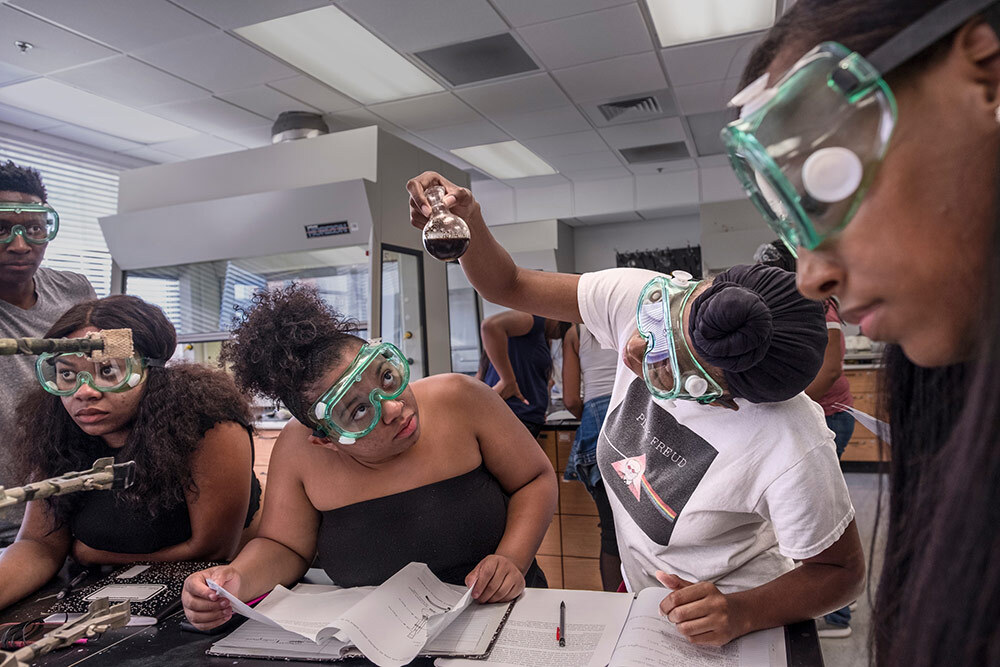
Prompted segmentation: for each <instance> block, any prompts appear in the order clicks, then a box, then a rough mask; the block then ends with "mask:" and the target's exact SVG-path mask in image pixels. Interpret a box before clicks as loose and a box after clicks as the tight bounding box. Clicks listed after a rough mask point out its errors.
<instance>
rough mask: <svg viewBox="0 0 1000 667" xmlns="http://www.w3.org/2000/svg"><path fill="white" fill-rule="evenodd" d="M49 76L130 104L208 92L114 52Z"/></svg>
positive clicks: (188, 96) (207, 93)
mask: <svg viewBox="0 0 1000 667" xmlns="http://www.w3.org/2000/svg"><path fill="white" fill-rule="evenodd" d="M49 78H51V79H55V80H56V81H62V82H64V83H68V84H70V85H71V86H73V87H75V88H80V89H82V90H86V91H88V92H91V93H94V94H95V95H100V96H101V97H105V98H107V99H109V100H114V101H115V102H121V103H122V104H124V105H126V106H131V107H144V106H150V105H153V104H166V103H168V102H180V101H182V100H193V99H197V98H199V97H208V96H209V95H210V93H209V92H208V91H207V90H205V89H204V88H199V87H198V86H194V85H192V84H190V83H188V82H187V81H183V80H181V79H178V78H177V77H175V76H171V75H170V74H167V73H165V72H161V71H160V70H158V69H156V68H155V67H150V66H149V65H146V64H145V63H141V62H139V61H138V60H134V59H133V58H130V57H128V56H117V57H115V58H108V59H107V60H101V61H100V62H96V63H91V64H89V65H82V66H80V67H74V68H72V69H67V70H62V71H60V72H56V73H55V74H52V75H50V77H49Z"/></svg>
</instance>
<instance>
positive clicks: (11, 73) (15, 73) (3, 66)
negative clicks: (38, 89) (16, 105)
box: [0, 61, 38, 86]
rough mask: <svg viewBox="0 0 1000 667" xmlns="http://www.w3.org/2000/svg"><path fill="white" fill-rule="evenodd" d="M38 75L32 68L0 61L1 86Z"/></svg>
mask: <svg viewBox="0 0 1000 667" xmlns="http://www.w3.org/2000/svg"><path fill="white" fill-rule="evenodd" d="M35 76H38V75H37V74H35V73H34V72H32V71H30V70H26V69H23V68H21V67H18V66H16V65H12V64H10V63H5V62H2V61H0V86H3V85H6V84H8V83H14V82H15V81H23V80H25V79H30V78H32V77H35Z"/></svg>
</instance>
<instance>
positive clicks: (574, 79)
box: [552, 51, 667, 102]
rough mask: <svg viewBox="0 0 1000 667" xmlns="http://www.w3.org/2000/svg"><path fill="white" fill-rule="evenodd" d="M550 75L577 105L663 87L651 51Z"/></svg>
mask: <svg viewBox="0 0 1000 667" xmlns="http://www.w3.org/2000/svg"><path fill="white" fill-rule="evenodd" d="M552 75H553V76H555V77H556V80H557V81H559V83H560V84H562V87H563V89H564V90H565V91H566V92H567V93H568V94H569V96H570V97H572V98H573V99H574V100H575V101H577V102H587V101H590V100H606V99H611V98H616V97H625V96H628V95H634V94H637V93H647V92H651V91H654V90H660V89H662V88H666V87H667V80H666V79H665V78H664V76H663V70H662V68H661V67H660V63H659V60H658V59H657V57H656V53H654V52H653V51H650V52H648V53H640V54H636V55H631V56H624V57H622V58H613V59H611V60H602V61H601V62H597V63H589V64H587V65H580V66H578V67H570V68H567V69H561V70H556V71H555V72H553V73H552Z"/></svg>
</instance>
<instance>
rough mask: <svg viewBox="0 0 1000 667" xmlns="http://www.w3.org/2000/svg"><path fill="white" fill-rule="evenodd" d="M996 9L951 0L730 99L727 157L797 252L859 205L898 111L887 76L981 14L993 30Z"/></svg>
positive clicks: (827, 46)
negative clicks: (886, 33)
mask: <svg viewBox="0 0 1000 667" xmlns="http://www.w3.org/2000/svg"><path fill="white" fill-rule="evenodd" d="M998 7H1000V3H998V2H997V0H950V1H949V2H945V3H944V4H942V5H939V6H938V7H937V8H935V9H934V10H932V11H930V12H928V13H927V14H926V15H924V16H923V17H922V18H921V19H920V20H918V21H917V22H915V23H913V24H912V25H910V26H909V27H907V28H906V29H904V30H903V31H901V32H900V33H899V34H897V35H896V36H895V37H893V38H892V39H891V40H889V41H888V42H886V43H885V44H883V45H882V46H881V47H879V48H878V49H876V50H875V51H874V52H872V53H871V54H870V55H869V56H868V57H867V58H866V57H862V56H861V55H859V54H858V53H856V52H853V51H850V50H849V49H847V48H846V47H844V46H841V45H840V44H837V43H835V42H825V43H823V44H820V45H819V46H817V47H815V48H814V49H813V50H812V51H810V52H809V53H807V54H806V55H804V56H803V57H802V58H800V59H799V60H798V62H796V63H795V64H794V65H793V66H792V67H791V68H790V69H789V70H788V71H787V72H786V73H785V74H784V75H783V76H782V77H781V78H780V79H779V80H778V81H777V82H776V83H775V84H774V85H769V81H768V75H764V76H762V77H761V78H759V79H758V80H757V81H754V82H753V83H751V84H750V85H749V86H747V87H746V88H745V89H743V90H742V91H740V92H739V93H738V94H737V95H736V97H734V98H733V99H732V100H731V102H730V105H732V106H735V107H740V109H741V111H740V118H739V119H738V120H736V121H733V122H732V123H730V124H729V125H727V126H726V127H725V128H723V130H722V143H723V144H724V146H725V149H726V152H727V154H728V156H729V161H730V164H731V165H732V167H733V169H734V170H735V172H736V176H737V178H738V179H739V181H740V183H741V185H742V186H743V189H744V190H745V191H746V192H747V194H748V195H749V197H750V199H751V201H752V202H753V203H754V205H755V206H756V207H757V209H758V210H759V211H760V212H761V214H762V215H763V216H764V219H765V220H766V221H767V223H768V225H770V227H771V228H772V229H773V230H774V231H775V233H777V234H778V236H779V237H780V238H781V239H782V240H784V241H785V243H786V244H787V245H788V246H789V247H790V248H792V249H793V252H794V249H795V248H797V247H798V246H803V247H805V248H806V249H808V250H812V249H814V248H816V247H817V246H818V245H819V244H821V243H822V242H823V241H824V240H825V239H827V238H829V237H830V236H832V235H834V234H835V233H837V232H838V231H840V230H841V229H842V228H843V227H844V226H845V225H846V224H847V223H848V222H850V220H851V218H852V217H853V216H854V214H855V213H856V212H857V209H858V207H859V206H860V205H861V201H862V200H863V198H864V196H865V193H866V192H867V190H868V187H869V185H870V184H871V182H872V180H873V179H874V177H875V174H876V172H877V170H878V167H879V165H880V164H881V161H882V158H883V157H884V156H885V152H886V148H887V147H888V144H889V138H890V137H891V135H892V130H893V128H894V127H895V124H896V119H897V112H896V100H895V97H894V96H893V94H892V91H891V90H890V88H889V85H888V84H887V83H886V82H885V80H884V79H883V77H884V76H885V75H887V74H889V73H890V72H891V71H892V70H893V69H895V68H896V67H898V66H899V65H901V64H903V63H905V62H906V61H908V60H909V59H911V58H912V57H913V56H915V55H917V54H918V53H920V52H921V51H923V50H924V49H925V48H927V47H928V46H930V45H931V44H933V43H934V42H936V41H937V40H939V39H940V38H942V37H944V36H945V35H947V34H948V33H949V32H951V31H952V30H954V29H955V28H957V27H958V26H960V25H961V24H962V23H964V22H965V21H967V20H969V19H970V18H972V17H973V16H975V15H976V14H978V13H980V12H983V11H985V12H986V18H987V20H988V21H989V22H990V24H991V25H992V26H993V27H994V30H997V26H998V24H1000V12H998ZM998 34H1000V31H998Z"/></svg>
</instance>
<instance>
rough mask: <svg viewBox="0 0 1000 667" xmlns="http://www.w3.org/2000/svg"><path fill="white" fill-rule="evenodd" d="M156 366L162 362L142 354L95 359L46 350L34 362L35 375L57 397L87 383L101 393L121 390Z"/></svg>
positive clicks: (133, 384)
mask: <svg viewBox="0 0 1000 667" xmlns="http://www.w3.org/2000/svg"><path fill="white" fill-rule="evenodd" d="M157 365H159V366H162V365H163V362H160V361H156V360H149V361H145V362H144V361H143V360H142V359H140V358H139V357H128V358H124V359H102V360H100V361H95V360H94V359H91V358H90V357H88V356H87V355H85V354H83V353H82V352H69V353H64V354H51V353H49V352H45V353H43V354H40V355H39V356H38V359H37V361H35V374H36V375H37V376H38V381H39V382H40V383H41V385H42V388H43V389H45V391H47V392H49V393H50V394H55V395H56V396H72V395H73V394H75V393H76V392H77V390H78V389H79V388H80V387H82V386H83V385H84V384H87V385H89V386H90V387H91V388H92V389H95V390H97V391H99V392H102V393H119V392H123V391H128V390H130V389H133V388H135V387H137V386H139V384H141V383H142V381H143V380H144V379H145V378H146V368H147V367H148V366H157Z"/></svg>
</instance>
